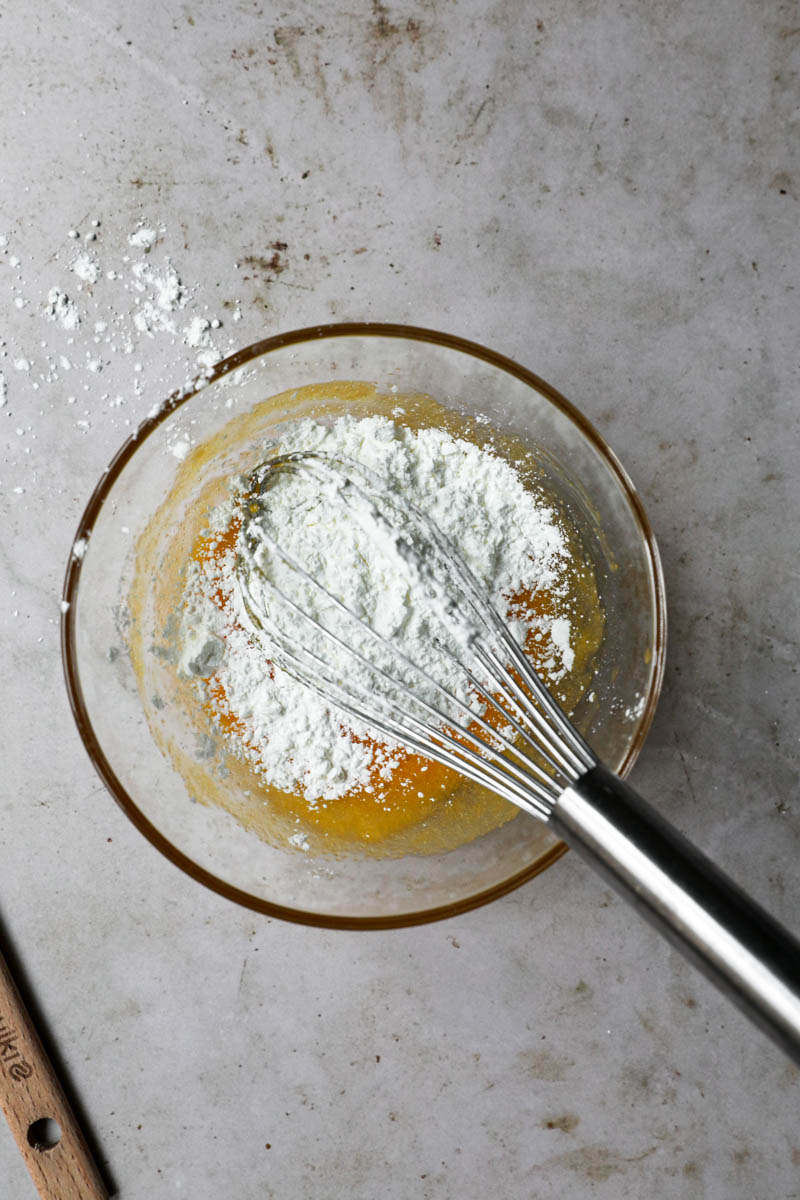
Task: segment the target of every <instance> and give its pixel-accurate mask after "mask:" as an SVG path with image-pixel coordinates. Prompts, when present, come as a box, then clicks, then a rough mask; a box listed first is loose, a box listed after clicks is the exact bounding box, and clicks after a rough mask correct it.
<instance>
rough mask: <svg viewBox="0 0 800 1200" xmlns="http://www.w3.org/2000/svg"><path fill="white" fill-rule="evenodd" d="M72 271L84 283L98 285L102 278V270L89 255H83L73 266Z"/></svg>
mask: <svg viewBox="0 0 800 1200" xmlns="http://www.w3.org/2000/svg"><path fill="white" fill-rule="evenodd" d="M72 270H73V271H74V272H75V274H76V275H77V276H78V279H82V280H83V281H84V283H97V280H98V279H99V278H100V268H99V267H98V265H97V263H96V262H95V261H94V259H93V258H90V257H89V255H88V254H81V255H80V257H79V258H76V259H75V262H74V263H73V264H72Z"/></svg>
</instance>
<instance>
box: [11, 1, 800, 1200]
mask: <svg viewBox="0 0 800 1200" xmlns="http://www.w3.org/2000/svg"><path fill="white" fill-rule="evenodd" d="M799 53H800V12H798V10H797V7H796V5H794V4H790V3H785V4H782V3H775V4H771V5H764V4H761V3H758V2H757V0H728V2H727V3H724V4H722V5H719V4H712V3H710V2H709V0H702V2H700V3H689V2H688V0H676V2H674V3H668V4H667V3H661V4H652V5H646V4H638V5H637V4H633V3H628V2H622V3H618V2H616V0H615V2H613V3H611V2H609V3H606V2H604V0H561V2H560V3H556V2H554V0H543V2H542V3H541V4H539V5H534V4H525V3H521V2H520V0H496V2H495V0H490V2H489V3H488V4H486V3H478V2H477V0H452V2H448V0H416V2H415V3H411V4H407V3H399V2H396V0H387V3H385V4H384V3H380V2H378V0H373V3H369V0H358V2H356V3H351V4H349V5H344V4H338V3H334V4H331V5H327V6H325V5H322V6H320V5H311V4H308V3H305V4H302V3H295V4H287V5H286V6H272V5H270V4H269V3H251V2H249V0H248V2H245V0H234V2H233V3H229V4H225V5H221V4H214V3H211V0H189V2H187V3H181V4H177V3H156V2H155V0H143V2H142V3H140V4H138V5H128V6H123V5H120V4H115V3H111V2H110V0H55V2H53V0H51V2H50V3H47V2H46V3H44V4H39V5H28V4H23V3H21V2H20V0H17V2H16V3H13V2H12V3H11V4H7V5H5V6H4V7H3V11H2V13H0V113H2V117H0V137H1V138H2V160H1V161H2V168H1V169H0V238H2V242H1V243H0V355H2V357H0V375H1V376H2V382H1V383H0V390H1V391H2V397H1V398H2V400H3V404H2V407H0V434H2V445H3V450H2V463H1V465H0V506H1V507H2V535H3V542H2V544H3V555H2V575H3V594H2V609H1V610H0V622H2V628H3V639H4V643H3V644H4V664H5V666H4V685H3V698H2V725H3V745H4V754H3V759H4V767H3V772H2V792H1V793H0V861H1V862H2V872H1V873H0V913H1V914H2V922H3V927H4V931H5V932H4V937H5V939H6V941H7V943H11V944H12V945H13V947H14V948H15V950H16V954H17V955H18V958H19V960H20V962H21V963H22V964H23V966H24V972H25V978H26V982H27V985H28V987H29V988H30V991H31V993H32V994H33V995H35V997H36V1001H37V1003H38V1006H39V1009H40V1015H41V1018H42V1020H43V1022H45V1023H46V1026H47V1028H48V1029H49V1031H50V1034H51V1036H52V1038H53V1040H54V1043H55V1045H56V1047H57V1049H58V1052H59V1054H60V1057H61V1060H62V1062H63V1066H64V1069H65V1072H66V1073H67V1074H68V1076H69V1079H70V1081H71V1084H72V1087H73V1089H74V1092H75V1093H76V1094H77V1096H78V1097H79V1098H80V1102H81V1105H82V1108H83V1111H84V1115H85V1118H86V1120H87V1123H88V1124H89V1126H90V1127H91V1129H92V1132H93V1135H94V1137H95V1139H96V1142H97V1145H98V1146H99V1147H100V1150H101V1155H102V1160H103V1163H104V1165H105V1167H106V1169H107V1170H108V1172H109V1174H110V1176H111V1178H112V1179H113V1181H114V1183H115V1185H116V1187H118V1189H119V1192H120V1195H121V1196H123V1197H125V1198H126V1200H152V1198H154V1197H162V1196H173V1195H186V1196H191V1197H192V1198H193V1200H216V1198H218V1197H227V1196H231V1197H234V1196H235V1197H237V1198H241V1200H264V1198H267V1197H275V1198H279V1200H311V1198H313V1200H328V1198H330V1200H334V1198H337V1200H338V1198H339V1197H348V1198H349V1200H374V1198H376V1197H390V1198H391V1200H408V1198H409V1197H419V1198H420V1200H423V1198H430V1200H449V1198H451V1197H452V1198H454V1200H455V1198H458V1200H486V1198H487V1197H503V1198H504V1200H517V1198H519V1200H523V1198H525V1200H527V1198H529V1197H536V1198H537V1200H547V1198H549V1197H564V1196H568V1197H571V1198H573V1200H584V1198H588V1197H590V1196H591V1197H592V1198H595V1197H597V1198H600V1200H627V1198H631V1200H640V1198H641V1197H644V1196H658V1197H659V1200H678V1198H684V1197H705V1198H713V1200H753V1198H754V1197H766V1196H769V1197H771V1198H775V1200H790V1198H792V1197H798V1196H800V1124H799V1123H798V1101H799V1100H800V1087H799V1086H798V1080H800V1072H798V1071H797V1070H796V1069H795V1068H793V1067H792V1066H791V1065H789V1063H788V1062H787V1061H785V1060H784V1059H783V1058H782V1057H781V1055H780V1053H779V1052H778V1051H777V1050H775V1049H773V1048H772V1046H771V1045H770V1044H769V1043H768V1042H767V1041H766V1040H765V1039H764V1038H763V1037H762V1036H761V1035H760V1034H759V1033H757V1032H755V1031H754V1030H753V1029H752V1028H751V1027H749V1026H748V1025H747V1024H746V1022H745V1021H744V1019H743V1018H741V1017H740V1016H739V1015H738V1014H737V1013H736V1012H735V1011H734V1010H733V1009H732V1008H731V1006H730V1005H729V1004H728V1003H727V1002H726V1001H725V1000H724V999H723V998H722V997H720V996H718V995H717V994H716V993H715V992H714V991H713V990H712V989H711V988H710V986H708V985H707V984H706V983H705V982H704V980H702V979H701V978H699V977H698V976H697V975H696V974H695V973H694V972H693V971H692V970H691V969H690V968H689V967H688V966H686V965H685V964H684V963H683V962H682V961H680V960H679V959H678V957H677V956H676V955H675V954H674V953H673V952H672V951H670V950H669V949H667V948H666V947H665V945H664V944H662V943H661V942H660V941H659V939H658V938H657V936H656V935H655V934H653V933H651V932H650V931H649V929H647V928H645V927H644V926H643V925H642V924H641V923H639V922H638V920H637V919H636V918H635V917H634V916H633V915H632V914H631V913H630V912H629V911H628V910H627V909H626V908H625V907H624V905H623V904H622V903H621V902H619V901H617V900H616V899H614V898H612V896H611V895H610V894H609V893H608V892H607V891H606V890H605V889H604V887H603V886H602V885H601V884H599V883H598V881H597V880H596V879H595V878H594V877H591V876H590V874H589V872H588V871H587V870H586V869H585V868H584V867H583V866H582V864H581V863H580V862H579V861H578V860H577V859H576V858H575V856H571V855H568V856H567V857H566V858H565V859H563V860H562V861H561V862H559V863H558V864H557V865H556V866H555V867H553V868H552V869H551V870H549V871H548V872H546V873H545V874H544V875H543V876H541V877H540V878H538V879H536V880H534V881H533V882H531V883H530V884H528V885H527V886H526V887H524V888H522V889H521V890H519V891H517V892H515V893H514V894H512V895H510V896H508V897H506V898H505V899H503V900H501V901H499V902H497V903H495V904H494V905H492V906H490V907H487V908H484V909H481V910H478V911H475V912H472V913H469V914H467V915H465V916H462V917H459V918H458V919H456V920H452V921H449V922H445V923H441V924H433V925H430V926H424V927H420V928H415V929H409V930H401V931H397V932H386V933H371V934H356V933H337V932H326V931H320V930H314V929H306V928H300V927H291V926H288V925H284V924H281V923H280V922H277V921H270V920H267V919H264V918H261V917H257V916H255V915H253V914H251V913H248V912H246V911H244V910H240V909H238V908H237V907H235V906H234V905H232V904H230V903H228V902H227V901H225V900H223V899H221V898H220V897H218V896H216V895H214V894H211V893H209V892H207V891H205V890H204V889H203V888H201V887H199V886H198V885H197V884H195V883H194V882H192V881H191V880H190V879H188V878H187V877H185V876H184V875H183V874H181V873H180V872H179V871H178V870H176V869H175V868H174V867H173V866H172V865H171V864H170V863H168V862H167V861H166V860H165V859H163V858H162V857H161V856H160V855H159V854H157V853H156V852H155V851H154V850H153V849H152V848H151V847H150V846H149V845H148V844H147V843H146V842H145V841H144V839H142V838H141V836H140V835H139V834H138V833H137V832H136V830H135V829H134V828H133V826H132V825H131V824H130V823H129V822H128V821H127V819H126V818H125V817H124V816H123V814H122V813H121V812H120V811H119V810H118V809H117V808H116V806H115V805H114V803H113V801H112V800H111V798H110V797H109V795H108V794H107V793H106V791H105V789H104V788H103V786H102V784H101V783H100V781H99V779H98V778H97V777H96V775H95V773H94V771H93V769H92V767H91V765H90V763H89V761H88V758H87V756H86V754H85V752H84V750H83V747H82V745H81V743H80V740H79V737H78V734H77V732H76V730H75V727H74V724H73V721H72V718H71V715H70V712H69V708H68V704H67V700H66V697H65V694H64V688H63V683H62V676H61V664H60V656H59V641H58V625H59V616H60V614H59V596H60V587H61V580H62V575H63V570H64V566H65V562H66V557H67V553H68V549H69V546H70V542H71V538H72V534H73V530H74V528H75V526H76V523H77V520H78V518H79V516H80V513H81V511H82V509H83V506H84V504H85V502H86V500H87V498H88V496H89V494H90V492H91V489H92V487H93V485H94V482H95V480H96V479H97V477H98V476H99V474H100V472H101V470H102V469H103V467H104V466H105V464H106V463H107V462H108V460H109V459H110V457H111V455H112V454H113V452H114V451H115V449H116V448H117V447H118V445H119V444H120V442H121V441H122V440H123V438H124V437H125V436H126V435H127V433H128V432H129V430H130V428H131V425H135V424H136V423H137V422H138V421H139V420H140V419H141V418H142V417H143V416H144V414H145V413H146V412H147V411H148V409H149V408H150V407H151V406H152V404H153V403H154V402H156V401H158V400H160V399H162V398H163V397H164V396H165V395H166V394H167V393H168V392H170V391H172V390H173V388H175V387H177V386H178V385H180V384H181V383H182V382H183V381H184V379H185V378H186V377H187V375H189V374H192V373H193V372H194V370H195V368H196V365H197V360H198V356H200V355H203V354H209V353H213V351H214V349H216V350H217V351H218V352H222V353H225V352H227V351H228V350H229V349H231V348H233V347H238V346H244V345H247V344H248V343H250V342H253V341H255V340H257V339H258V338H261V337H263V336H266V335H268V334H270V333H274V332H278V331H281V330H287V329H291V328H296V327H300V326H304V325H308V324H315V323H319V322H328V321H339V320H358V319H369V320H386V321H398V322H406V323H413V324H418V325H428V326H431V327H433V328H439V329H445V330H447V331H449V332H452V333H457V334H461V335H463V336H466V337H469V338H472V339H474V340H476V341H479V342H483V343H485V344H487V345H490V346H492V347H494V348H496V349H497V350H499V351H501V352H503V353H505V354H508V355H510V356H512V357H515V358H516V359H518V360H519V361H520V362H522V363H523V364H524V365H526V366H528V367H530V368H531V369H532V370H534V371H536V372H537V373H538V374H540V375H542V376H543V377H544V378H546V379H548V380H549V381H550V382H552V383H553V384H554V385H555V386H556V387H557V388H559V389H560V390H561V391H562V392H563V393H564V394H565V395H567V396H568V397H569V398H570V399H571V400H573V402H574V403H576V404H577V405H578V406H579V407H580V408H581V409H582V410H583V411H584V412H585V413H586V415H587V416H588V417H589V419H590V420H591V421H592V422H594V423H595V424H596V426H597V427H598V429H599V430H600V431H601V432H602V433H603V434H604V436H605V437H606V438H607V439H608V441H609V442H610V444H611V445H612V447H613V448H614V449H615V450H616V451H617V453H618V454H619V455H620V457H621V458H622V460H623V462H624V464H625V465H626V467H627V468H628V470H629V471H630V473H631V475H632V477H633V479H634V481H635V482H636V484H637V486H638V487H639V489H640V491H641V494H642V496H643V498H644V501H645V504H646V506H647V509H648V512H649V515H650V517H651V520H652V523H653V525H654V528H655V532H656V535H657V538H658V540H659V543H660V547H661V550H662V554H663V559H664V567H665V576H666V582H667V591H668V600H669V619H670V647H669V656H668V663H667V674H666V683H665V688H664V694H663V698H662V701H661V704H660V707H659V710H658V713H657V716H656V720H655V724H654V727H653V729H652V732H651V735H650V737H649V740H648V743H647V745H646V747H645V750H644V752H643V754H642V756H641V758H640V760H639V763H638V764H637V766H636V769H635V773H634V782H635V784H636V785H637V786H638V787H639V789H640V790H641V791H642V792H643V793H644V794H645V795H647V796H648V797H649V798H650V799H651V800H653V801H654V802H655V803H657V804H658V805H659V806H660V807H661V808H662V809H663V811H664V812H665V813H666V814H667V815H668V816H669V817H670V818H671V819H672V820H673V821H675V822H676V823H677V824H678V825H679V826H681V827H683V828H684V829H686V830H687V831H690V832H691V834H692V836H693V837H694V839H695V840H696V841H697V842H698V843H699V844H700V845H701V846H702V847H703V848H704V849H706V850H707V851H708V852H709V853H711V854H712V856H714V857H715V858H717V860H718V861H719V862H720V863H722V864H724V865H725V867H726V868H727V869H728V870H729V871H730V872H731V873H732V874H733V875H734V876H735V877H737V878H738V879H739V880H740V881H741V882H742V883H743V884H744V886H745V887H747V888H748V890H750V891H751V892H752V893H753V894H754V895H755V896H756V897H757V898H758V899H759V900H761V901H762V902H763V903H764V904H766V905H767V907H769V908H770V909H771V910H772V911H774V912H775V913H776V915H777V916H778V917H779V918H781V919H782V920H784V921H786V922H787V923H788V924H790V925H793V926H794V928H795V929H797V928H798V927H800V920H799V919H798V912H800V876H799V875H798V862H800V801H798V790H797V777H798V763H800V743H799V742H798V716H799V715H800V681H799V680H798V675H797V670H798V662H799V661H800V650H799V649H798V640H799V639H800V612H799V610H798V603H797V589H798V580H799V579H800V572H798V565H797V563H798V558H797V543H798V522H799V521H800V482H799V481H798V480H799V478H800V477H799V476H798V471H797V455H798V448H799V447H800V406H798V367H799V365H800V362H799V360H798V312H799V311H800V310H799V309H798V297H797V292H796V284H797V280H798V265H799V264H798V231H797V223H798V211H799V210H798V188H800V163H798V151H797V146H798V123H797V122H798V94H799V93H798V77H797V64H798V57H797V56H798V54H799ZM95 222H97V224H95ZM143 229H144V230H148V229H149V230H153V231H154V232H155V233H156V235H157V240H156V242H155V244H154V245H152V247H150V249H149V252H146V251H147V247H146V246H144V245H142V244H141V243H142V241H143V240H145V241H146V240H147V239H146V238H144V239H143V238H142V236H140V237H139V239H138V242H139V244H137V239H136V238H135V237H134V241H133V242H131V241H130V237H131V235H135V234H136V232H137V231H141V230H143ZM72 234H74V235H75V236H71V235H72ZM168 259H169V262H170V263H171V268H170V266H169V265H168V263H167V260H168ZM170 271H171V272H172V273H170ZM78 319H79V324H77V323H76V322H77V321H78ZM216 321H219V322H220V324H219V325H216V324H213V322H216ZM0 1180H2V1183H0V1195H2V1197H3V1200H28V1198H29V1197H33V1195H34V1191H33V1188H32V1185H31V1183H30V1181H29V1179H28V1176H27V1173H26V1171H25V1168H24V1166H23V1164H22V1161H21V1159H20V1158H19V1156H18V1154H17V1151H16V1147H15V1145H14V1143H13V1140H12V1139H11V1136H10V1134H9V1132H8V1130H7V1128H6V1127H5V1125H0Z"/></svg>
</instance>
